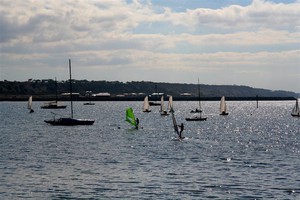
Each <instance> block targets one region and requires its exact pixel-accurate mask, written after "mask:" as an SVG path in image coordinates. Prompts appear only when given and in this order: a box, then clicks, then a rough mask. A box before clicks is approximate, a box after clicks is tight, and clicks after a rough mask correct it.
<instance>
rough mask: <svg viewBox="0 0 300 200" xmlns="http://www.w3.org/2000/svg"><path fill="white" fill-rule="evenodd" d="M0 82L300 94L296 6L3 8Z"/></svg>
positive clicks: (141, 1) (43, 0)
mask: <svg viewBox="0 0 300 200" xmlns="http://www.w3.org/2000/svg"><path fill="white" fill-rule="evenodd" d="M0 32H1V34H0V35H1V37H0V43H1V52H0V53H1V57H0V59H1V80H19V81H23V80H27V79H30V78H33V79H54V78H55V77H57V78H58V79H59V80H66V79H68V59H69V58H70V59H71V60H72V71H73V72H72V75H73V78H75V79H87V80H108V81H114V80H119V81H124V82H126V81H142V80H144V81H155V82H172V83H197V79H198V78H199V79H200V82H201V83H202V84H218V85H223V84H226V85H233V84H235V85H248V86H251V87H256V88H265V89H273V90H289V91H294V92H300V0H253V1H252V0H214V1H212V0H172V1H171V0H164V1H163V0H118V1H117V0H76V1H74V0H63V1H62V0H40V1H36V0H14V1H11V0H1V1H0Z"/></svg>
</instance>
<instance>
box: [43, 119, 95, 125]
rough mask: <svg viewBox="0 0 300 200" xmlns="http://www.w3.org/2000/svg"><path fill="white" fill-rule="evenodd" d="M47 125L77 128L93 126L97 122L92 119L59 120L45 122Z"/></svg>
mask: <svg viewBox="0 0 300 200" xmlns="http://www.w3.org/2000/svg"><path fill="white" fill-rule="evenodd" d="M44 122H46V123H47V124H51V125H54V126H77V125H93V124H94V122H95V120H90V119H74V118H59V119H53V120H44Z"/></svg>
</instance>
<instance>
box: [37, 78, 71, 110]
mask: <svg viewBox="0 0 300 200" xmlns="http://www.w3.org/2000/svg"><path fill="white" fill-rule="evenodd" d="M57 96H58V95H57V80H56V77H55V101H50V102H48V103H45V104H44V105H42V106H41V108H42V109H64V108H66V107H67V106H66V105H60V104H59V103H58V97H57Z"/></svg>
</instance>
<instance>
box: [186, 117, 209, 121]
mask: <svg viewBox="0 0 300 200" xmlns="http://www.w3.org/2000/svg"><path fill="white" fill-rule="evenodd" d="M206 119H207V117H193V118H185V120H186V121H206Z"/></svg>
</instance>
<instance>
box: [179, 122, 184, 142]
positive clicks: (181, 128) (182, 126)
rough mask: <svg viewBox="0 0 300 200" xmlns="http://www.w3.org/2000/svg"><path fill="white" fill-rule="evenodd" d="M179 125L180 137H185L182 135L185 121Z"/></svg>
mask: <svg viewBox="0 0 300 200" xmlns="http://www.w3.org/2000/svg"><path fill="white" fill-rule="evenodd" d="M178 127H180V132H179V139H183V138H184V137H183V136H182V135H181V133H182V132H183V129H184V125H183V123H181V125H178Z"/></svg>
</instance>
